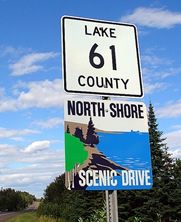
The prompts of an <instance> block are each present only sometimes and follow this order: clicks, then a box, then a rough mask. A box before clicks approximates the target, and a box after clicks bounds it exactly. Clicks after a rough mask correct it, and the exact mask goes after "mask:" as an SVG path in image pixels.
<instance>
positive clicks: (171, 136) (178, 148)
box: [163, 130, 181, 158]
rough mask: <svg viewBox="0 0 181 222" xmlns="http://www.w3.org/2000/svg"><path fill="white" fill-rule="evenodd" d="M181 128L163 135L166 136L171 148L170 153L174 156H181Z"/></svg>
mask: <svg viewBox="0 0 181 222" xmlns="http://www.w3.org/2000/svg"><path fill="white" fill-rule="evenodd" d="M180 135H181V130H176V131H173V132H170V133H167V134H164V135H163V137H164V138H166V143H167V145H168V147H169V148H170V153H172V155H173V157H175V158H181V136H180Z"/></svg>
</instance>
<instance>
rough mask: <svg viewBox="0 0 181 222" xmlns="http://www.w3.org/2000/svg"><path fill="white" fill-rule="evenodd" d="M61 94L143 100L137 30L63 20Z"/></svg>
mask: <svg viewBox="0 0 181 222" xmlns="http://www.w3.org/2000/svg"><path fill="white" fill-rule="evenodd" d="M62 58H63V78H64V90H65V91H66V92H68V93H83V94H96V95H109V96H126V97H138V98H139V97H143V87H142V77H141V67H140V61H139V50H138V42H137V32H136V27H135V26H134V25H132V24H122V23H116V22H107V21H99V20H92V19H85V18H77V17H69V16H64V17H62Z"/></svg>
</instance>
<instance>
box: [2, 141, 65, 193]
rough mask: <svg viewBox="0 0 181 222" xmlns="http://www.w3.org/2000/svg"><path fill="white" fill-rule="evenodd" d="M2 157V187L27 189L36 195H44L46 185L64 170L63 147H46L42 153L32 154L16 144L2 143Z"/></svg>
mask: <svg viewBox="0 0 181 222" xmlns="http://www.w3.org/2000/svg"><path fill="white" fill-rule="evenodd" d="M57 142H58V141H57ZM32 144H33V143H32ZM45 146H46V145H45ZM58 146H59V147H60V145H58ZM9 154H11V155H9ZM0 157H3V158H1V161H0V175H1V176H0V184H1V187H3V188H8V187H11V188H14V189H16V190H26V191H27V192H29V193H32V194H35V195H36V197H42V196H43V190H44V189H45V188H46V186H48V185H49V184H50V183H51V182H52V181H53V180H54V179H55V177H57V176H59V175H61V174H62V173H63V172H64V151H63V149H62V150H61V149H48V148H46V149H44V150H43V149H42V150H41V155H40V153H39V152H32V153H31V155H30V153H29V152H28V153H26V152H22V151H21V150H20V149H19V148H18V147H16V146H12V145H8V144H1V145H0Z"/></svg>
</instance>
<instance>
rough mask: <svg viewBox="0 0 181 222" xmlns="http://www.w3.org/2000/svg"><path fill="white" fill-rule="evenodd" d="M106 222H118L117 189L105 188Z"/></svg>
mask: <svg viewBox="0 0 181 222" xmlns="http://www.w3.org/2000/svg"><path fill="white" fill-rule="evenodd" d="M106 207H107V222H118V201H117V190H106Z"/></svg>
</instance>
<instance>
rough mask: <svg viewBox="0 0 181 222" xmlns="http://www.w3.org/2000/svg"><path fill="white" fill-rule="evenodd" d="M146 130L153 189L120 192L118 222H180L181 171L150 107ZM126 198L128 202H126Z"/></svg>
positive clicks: (150, 105)
mask: <svg viewBox="0 0 181 222" xmlns="http://www.w3.org/2000/svg"><path fill="white" fill-rule="evenodd" d="M148 126H149V137H150V150H151V160H152V174H153V187H152V188H151V189H149V190H139V191H134V190H133V191H120V192H119V193H120V194H119V196H118V200H119V203H120V205H119V209H121V210H122V211H121V212H119V216H120V218H119V221H135V218H137V219H139V221H142V222H143V221H145V222H149V221H150V222H154V221H162V222H169V221H174V220H177V221H180V218H181V208H180V206H181V202H180V201H181V195H179V194H181V186H180V183H181V182H180V183H179V180H180V178H181V177H180V173H179V172H180V171H179V167H178V165H175V163H174V160H173V159H172V158H171V156H170V154H169V152H168V147H167V146H166V144H165V142H164V141H165V138H162V132H161V131H159V130H158V123H157V119H156V117H155V113H154V109H153V106H152V104H151V103H150V104H149V110H148ZM126 198H127V199H126Z"/></svg>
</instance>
